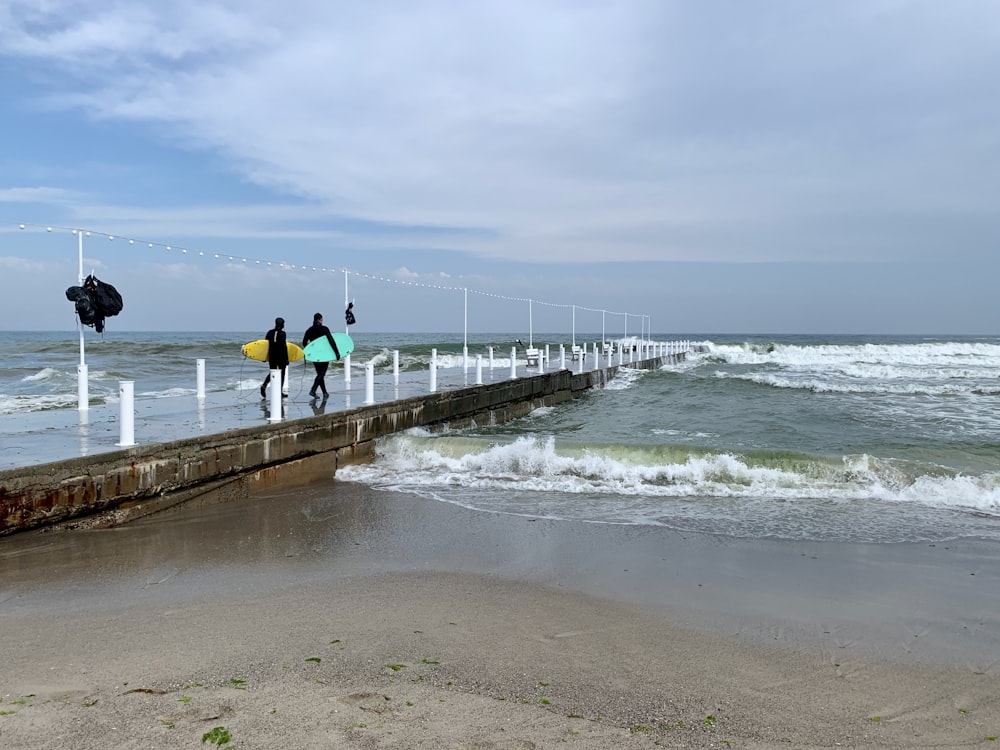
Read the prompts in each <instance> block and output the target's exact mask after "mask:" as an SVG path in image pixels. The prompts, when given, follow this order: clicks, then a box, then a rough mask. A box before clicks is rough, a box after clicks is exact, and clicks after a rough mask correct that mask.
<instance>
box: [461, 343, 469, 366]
mask: <svg viewBox="0 0 1000 750" xmlns="http://www.w3.org/2000/svg"><path fill="white" fill-rule="evenodd" d="M468 371H469V347H467V346H463V347H462V372H468Z"/></svg>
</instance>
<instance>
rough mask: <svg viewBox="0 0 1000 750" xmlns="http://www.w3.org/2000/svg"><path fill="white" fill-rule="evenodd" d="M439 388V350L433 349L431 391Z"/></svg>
mask: <svg viewBox="0 0 1000 750" xmlns="http://www.w3.org/2000/svg"><path fill="white" fill-rule="evenodd" d="M437 389H438V350H437V349H431V393H434V392H435V391H437Z"/></svg>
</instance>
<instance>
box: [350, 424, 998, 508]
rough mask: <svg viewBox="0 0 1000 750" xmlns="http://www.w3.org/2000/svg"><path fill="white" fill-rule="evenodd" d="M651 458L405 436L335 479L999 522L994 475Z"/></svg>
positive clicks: (722, 456) (526, 441) (815, 462)
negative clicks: (935, 512)
mask: <svg viewBox="0 0 1000 750" xmlns="http://www.w3.org/2000/svg"><path fill="white" fill-rule="evenodd" d="M649 455H650V453H649V451H648V450H632V449H630V448H628V447H627V446H616V447H613V448H596V447H579V446H564V447H559V448H557V445H556V442H555V440H554V439H552V438H547V439H545V438H542V439H539V438H532V437H520V438H518V439H516V440H514V441H512V442H508V443H498V442H488V441H486V440H483V439H477V438H467V437H454V438H449V437H446V438H440V437H433V438H428V437H422V436H418V435H414V434H412V433H407V434H405V435H397V436H394V437H391V438H388V439H386V440H385V441H383V442H381V443H380V446H379V460H378V461H376V462H374V463H372V464H368V465H364V466H350V467H345V468H344V469H341V470H339V471H338V478H342V479H348V480H354V481H360V482H365V483H368V484H372V485H376V486H383V487H386V488H391V489H398V490H403V491H415V490H416V489H417V488H421V487H422V488H425V489H426V488H435V487H437V488H449V489H450V490H452V491H454V490H456V489H458V488H460V489H462V490H465V491H467V493H466V494H467V497H466V501H467V502H468V503H469V504H471V505H472V506H475V499H474V498H475V496H476V494H477V493H478V492H482V491H490V490H515V491H516V493H517V494H518V495H523V494H524V493H528V494H529V495H533V496H535V497H536V498H538V497H540V496H542V495H544V494H545V493H550V492H557V493H563V494H575V495H579V494H586V495H598V496H604V497H607V498H608V502H609V503H610V504H611V505H613V506H615V507H618V505H619V504H620V502H621V500H622V498H623V497H626V496H631V497H633V498H646V500H647V502H648V503H649V508H648V509H647V510H649V512H655V513H662V512H663V508H664V506H663V505H662V500H663V499H664V498H687V497H714V498H723V499H732V498H742V499H744V500H754V501H770V502H777V503H785V502H802V501H809V500H817V501H823V502H830V501H833V502H845V501H858V500H864V501H877V502H879V503H894V504H917V505H922V506H928V507H936V508H961V509H966V510H975V511H981V512H984V513H1000V474H996V473H991V474H986V475H983V476H979V477H964V476H958V477H955V476H934V475H931V474H924V475H917V476H912V475H911V474H910V473H909V471H908V470H904V469H903V468H901V467H900V466H899V465H898V464H896V463H893V462H888V461H881V460H878V459H875V458H871V457H868V456H852V457H845V458H844V459H843V461H842V462H840V463H838V462H834V461H829V460H820V459H802V460H799V461H789V460H787V459H783V458H776V459H774V460H771V461H770V462H769V460H768V459H766V458H764V459H763V460H761V461H749V460H747V458H746V457H744V456H740V455H735V454H729V453H708V454H703V455H700V454H697V453H690V454H684V456H683V460H678V461H676V462H664V463H643V462H642V460H644V459H648V457H649ZM400 477H405V479H403V480H402V481H401V480H400ZM615 512H616V513H617V512H618V511H615ZM584 520H586V519H584ZM591 520H592V519H591Z"/></svg>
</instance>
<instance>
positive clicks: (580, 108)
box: [0, 0, 1000, 335]
mask: <svg viewBox="0 0 1000 750" xmlns="http://www.w3.org/2000/svg"><path fill="white" fill-rule="evenodd" d="M0 121H2V122H3V129H2V133H3V140H4V145H3V148H2V149H0V274H2V277H3V279H4V280H5V282H6V284H5V293H4V294H2V295H0V329H3V330H61V329H66V330H71V331H72V330H76V318H75V314H74V311H73V305H72V303H71V302H69V301H68V300H67V299H66V296H65V290H66V289H67V288H68V287H69V286H73V285H75V284H78V283H79V270H80V268H79V267H80V261H79V255H80V247H81V243H80V241H79V240H78V237H80V236H82V237H83V241H82V254H83V266H84V274H89V273H91V272H93V273H94V274H95V275H97V276H98V277H99V278H101V279H102V280H104V281H106V282H108V283H111V284H113V285H114V286H115V287H116V288H117V289H118V290H119V292H121V294H122V296H123V298H124V301H125V309H124V310H123V311H122V313H121V315H120V316H118V317H117V318H114V319H111V320H109V332H110V331H113V330H114V329H116V328H117V329H119V330H193V331H198V330H204V331H228V330H239V331H246V330H249V331H255V330H260V331H261V333H263V332H264V331H266V330H267V328H269V327H270V326H271V324H272V322H273V319H274V317H275V316H277V315H281V316H283V317H284V318H285V319H286V321H288V328H289V330H292V331H295V330H300V329H304V328H305V327H307V326H308V324H309V323H310V322H311V320H312V314H313V313H314V312H323V313H324V315H325V317H326V321H327V322H328V323H331V322H335V321H338V320H342V315H343V307H344V304H345V301H346V300H353V301H354V305H355V307H354V310H355V313H356V315H357V318H358V325H357V326H356V327H355V328H354V329H352V330H353V331H361V330H364V329H367V330H369V331H414V332H425V331H426V332H461V331H463V330H469V331H473V332H476V331H478V332H499V331H503V332H518V331H525V332H528V331H539V332H542V331H569V330H570V329H571V328H572V329H573V330H578V331H597V330H602V327H603V328H604V329H606V330H609V331H613V330H623V331H625V332H629V333H632V332H639V331H640V330H646V331H649V330H651V331H652V332H656V333H664V334H670V333H711V332H717V333H860V334H865V333H870V334H886V333H899V334H909V333H913V334H949V333H952V334H977V335H978V334H987V335H988V334H997V333H1000V306H998V304H997V302H996V299H997V293H996V290H995V287H996V285H997V279H998V278H1000V3H997V2H995V0H949V1H948V2H939V1H938V0H928V1H924V0H811V1H810V2H802V1H801V0H753V1H752V2H749V1H747V0H618V1H617V2H606V1H605V0H600V1H598V0H469V2H454V0H447V1H445V0H371V2H365V3H358V2H342V1H341V0H323V1H322V2H321V1H320V0H312V1H308V0H284V2H281V3H275V2H270V1H269V0H226V1H223V2H220V1H219V0H159V1H158V2H156V3H139V2H135V1H134V0H86V1H83V0H28V1H27V2H22V1H21V0H0ZM22 225H23V227H24V228H23V229H22V228H21V227H22ZM50 228H51V231H49V229H50ZM76 229H80V230H86V232H89V234H88V233H83V234H82V235H77V234H74V232H73V231H72V230H76ZM111 238H113V239H111ZM129 240H132V242H131V243H130V242H129ZM168 248H169V249H168Z"/></svg>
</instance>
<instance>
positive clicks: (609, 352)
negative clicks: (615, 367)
mask: <svg viewBox="0 0 1000 750" xmlns="http://www.w3.org/2000/svg"><path fill="white" fill-rule="evenodd" d="M613 356H614V350H613V349H612V348H611V347H610V346H609V347H608V367H611V357H613Z"/></svg>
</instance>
